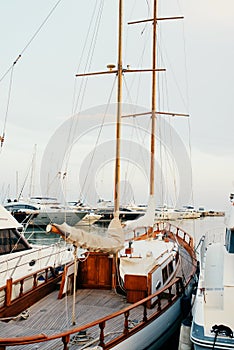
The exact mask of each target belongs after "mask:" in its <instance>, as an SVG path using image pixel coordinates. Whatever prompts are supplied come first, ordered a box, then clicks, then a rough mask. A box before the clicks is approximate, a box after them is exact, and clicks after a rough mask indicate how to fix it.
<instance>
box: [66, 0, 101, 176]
mask: <svg viewBox="0 0 234 350" xmlns="http://www.w3.org/2000/svg"><path fill="white" fill-rule="evenodd" d="M97 5H98V1H96V5H95V7H94V10H93V12H92V16H91V20H90V23H89V27H88V31H87V34H86V38H85V43H84V46H83V49H82V53H81V59H80V61H79V65H78V69H77V71H79V69H80V66H81V63H82V61H83V59H84V54H85V50H86V46H87V42H88V38H89V36H90V31H91V25H92V24H93V23H94V29H95V30H94V33H93V35H92V38H91V42H90V46H89V48H88V54H87V59H86V60H85V69H84V72H86V71H87V70H89V69H90V67H91V64H92V61H93V55H94V51H95V47H96V43H97V36H98V32H99V27H100V23H101V18H102V14H103V7H104V1H103V0H102V1H101V3H100V5H99V8H98V10H97ZM96 12H97V16H96V20H95V21H94V16H95V14H96ZM76 81H77V79H75V83H74V88H73V103H72V115H73V117H72V118H71V123H70V128H69V132H68V137H67V145H69V144H73V143H74V139H75V135H76V134H77V128H78V123H79V119H78V118H77V116H78V117H79V113H80V111H81V109H82V106H83V102H84V97H85V92H86V88H87V84H88V77H86V78H84V79H82V82H81V85H80V89H79V93H78V96H77V99H76V98H75V95H76ZM79 103H80V106H79V108H78V105H79ZM78 109H79V111H78V115H75V113H76V111H77V110H78ZM65 149H67V147H66V148H65ZM70 155H71V152H70V153H69V155H68V157H67V159H66V165H65V172H66V173H67V169H68V164H69V160H70Z"/></svg>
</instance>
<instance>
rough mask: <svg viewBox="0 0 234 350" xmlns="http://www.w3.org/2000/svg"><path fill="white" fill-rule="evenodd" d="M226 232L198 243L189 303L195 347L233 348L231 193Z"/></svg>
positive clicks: (233, 215)
mask: <svg viewBox="0 0 234 350" xmlns="http://www.w3.org/2000/svg"><path fill="white" fill-rule="evenodd" d="M231 202H232V205H231V208H230V216H229V218H228V219H227V221H226V232H225V234H224V233H223V232H220V234H214V233H213V234H212V233H211V234H206V235H205V236H203V237H202V241H201V247H200V277H199V283H198V288H197V294H196V298H195V303H194V307H193V321H192V327H191V340H192V343H193V346H194V349H195V350H203V349H204V350H205V349H217V350H221V349H234V317H233V310H234V299H233V295H234V274H233V268H234V195H233V194H232V195H231Z"/></svg>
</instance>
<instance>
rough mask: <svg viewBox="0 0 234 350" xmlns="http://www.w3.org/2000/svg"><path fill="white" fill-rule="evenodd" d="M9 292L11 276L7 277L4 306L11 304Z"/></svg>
mask: <svg viewBox="0 0 234 350" xmlns="http://www.w3.org/2000/svg"><path fill="white" fill-rule="evenodd" d="M11 294H12V278H9V279H8V280H7V282H6V294H5V305H6V306H9V305H11ZM4 348H5V347H4ZM0 349H1V348H0Z"/></svg>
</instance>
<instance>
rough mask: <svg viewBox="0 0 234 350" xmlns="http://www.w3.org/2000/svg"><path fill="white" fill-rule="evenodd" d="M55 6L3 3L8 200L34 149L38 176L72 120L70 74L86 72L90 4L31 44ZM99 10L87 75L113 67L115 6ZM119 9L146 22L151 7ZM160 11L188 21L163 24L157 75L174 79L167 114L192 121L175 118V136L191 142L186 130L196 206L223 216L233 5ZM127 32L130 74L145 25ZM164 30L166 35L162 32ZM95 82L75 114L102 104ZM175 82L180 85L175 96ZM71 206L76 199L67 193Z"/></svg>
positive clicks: (48, 1)
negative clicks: (57, 137) (48, 149)
mask: <svg viewBox="0 0 234 350" xmlns="http://www.w3.org/2000/svg"><path fill="white" fill-rule="evenodd" d="M56 3H57V1H55V0H53V1H52V0H42V1H40V2H38V1H32V0H21V1H18V0H11V1H4V0H1V1H0V16H1V18H0V53H1V54H0V78H2V79H1V81H0V101H1V104H0V135H1V134H2V132H3V129H4V121H5V118H6V128H5V134H6V135H5V136H6V137H5V142H4V145H3V148H2V151H1V154H0V169H1V174H0V186H1V199H2V198H4V197H5V195H6V194H8V193H7V192H8V188H10V192H9V194H10V195H11V196H15V193H16V190H17V189H18V193H19V191H20V188H21V187H22V184H23V182H24V180H25V177H26V174H27V171H28V168H29V167H30V162H31V159H32V154H33V150H34V145H35V144H36V145H37V161H36V164H37V168H36V169H37V176H38V178H39V173H40V171H41V169H40V167H41V159H42V156H43V153H44V151H45V149H46V147H47V145H48V143H49V141H50V140H51V138H52V136H53V135H54V133H56V130H57V128H59V127H60V126H61V125H63V123H65V122H66V120H68V119H69V118H70V117H71V116H72V114H73V93H74V84H75V80H76V79H77V78H75V74H76V72H77V69H78V67H80V69H79V71H80V72H83V70H84V67H85V62H82V61H81V57H82V56H81V54H82V49H83V47H84V43H85V39H86V33H87V30H88V26H89V23H90V20H91V16H92V8H93V5H94V4H95V3H96V1H94V0H89V1H79V0H69V1H68V0H63V1H61V2H60V3H59V4H58V6H57V8H56V9H55V11H54V12H53V13H52V15H51V16H50V18H49V19H48V21H47V22H46V23H45V24H44V25H43V27H42V28H41V30H40V31H39V32H38V34H37V35H36V36H35V38H34V39H33V40H32V42H30V40H31V39H32V38H33V36H34V34H35V33H36V32H37V31H38V29H39V28H40V26H41V24H42V23H43V21H44V20H45V19H46V17H47V16H48V14H49V13H50V11H51V9H52V8H53V7H54V6H55V5H56ZM97 3H101V1H99V2H97ZM103 3H104V10H103V14H102V20H103V21H102V22H101V25H100V33H99V35H98V37H97V39H96V47H95V51H94V54H93V55H94V56H93V60H92V63H91V65H90V69H91V71H94V70H105V67H106V64H108V63H116V26H117V15H116V13H117V5H116V3H117V1H114V0H112V1H104V2H103ZM125 3H126V4H125V7H126V9H125V19H126V20H127V21H128V20H130V19H132V20H137V19H144V18H147V17H148V16H149V13H148V11H149V10H148V3H150V0H148V1H146V0H142V1H140V0H136V1H130V0H129V1H127V0H126V1H125ZM134 5H135V7H136V8H135V7H134ZM162 5H163V6H161V5H160V7H159V15H160V16H161V17H163V16H165V17H168V16H181V15H183V16H184V17H185V18H184V20H183V21H181V20H180V21H178V23H175V21H173V23H167V24H166V23H165V24H164V23H163V24H161V23H160V40H161V41H160V44H161V45H162V47H161V50H162V51H163V49H164V48H165V51H166V52H167V56H169V57H170V58H168V60H167V59H165V60H163V61H162V63H163V64H165V65H166V67H162V68H167V71H168V75H169V74H170V73H173V74H174V78H175V82H174V85H173V83H172V82H171V80H170V79H169V78H168V89H169V92H170V94H172V95H173V97H172V100H170V105H169V107H170V108H171V109H172V110H173V111H176V112H181V113H189V114H190V121H189V122H188V121H187V120H186V121H182V120H181V119H180V120H179V121H178V125H179V126H178V132H179V133H180V137H181V138H182V139H183V140H184V141H185V143H186V147H188V149H189V146H188V145H189V142H188V136H184V134H183V132H188V131H189V130H190V135H189V139H190V142H191V161H192V170H193V181H192V189H193V199H194V204H195V206H196V207H197V206H204V207H205V208H206V209H209V210H210V209H216V210H219V209H220V210H223V209H226V208H227V207H228V196H229V193H230V192H231V191H234V138H233V131H234V121H233V116H232V113H233V110H234V108H233V107H234V106H233V104H234V99H233V81H234V69H233V62H234V39H233V33H234V2H233V0H223V1H218V0H207V1H204V0H203V1H201V0H198V1H191V0H183V1H182V0H181V1H176V0H175V1H174V0H167V1H165V0H164V1H162ZM93 22H94V21H93ZM176 22H177V21H176ZM130 27H131V28H129V29H127V30H125V34H127V40H125V42H124V52H126V54H125V53H124V64H125V65H126V64H130V65H131V66H133V67H134V68H137V64H138V63H139V62H140V60H139V59H136V56H137V54H138V49H139V52H140V47H141V50H142V47H144V43H145V42H147V35H148V34H147V30H148V32H149V25H140V26H138V27H137V26H130ZM163 30H164V31H165V34H161V31H162V33H163ZM134 37H135V39H134ZM148 40H149V39H148ZM146 52H147V51H146ZM21 53H22V57H21V58H20V59H19V61H18V62H17V64H16V65H15V66H14V70H13V74H12V85H11V93H10V94H9V86H10V79H11V73H12V71H11V70H10V71H9V73H8V74H7V75H6V76H5V77H4V74H5V73H6V72H7V71H8V69H9V68H10V67H11V65H12V63H13V62H14V61H15V60H16V59H17V57H18V55H19V54H21ZM167 56H166V57H167ZM144 63H145V64H144V66H145V68H146V64H147V63H146V62H144ZM176 67H178V68H176ZM180 73H181V74H180ZM173 74H172V75H173ZM180 77H181V78H180ZM107 80H108V81H107ZM112 82H113V80H112ZM102 84H103V85H100V83H97V79H96V78H94V80H92V84H89V89H90V90H88V96H87V97H85V99H84V100H83V103H82V108H81V109H83V110H85V109H87V108H90V107H92V108H93V107H95V106H97V105H100V104H101V105H102V104H104V103H106V100H107V98H108V96H109V95H108V91H109V90H110V88H111V87H112V84H111V83H110V79H106V78H104V79H103V83H102ZM130 84H131V83H130ZM144 84H145V82H143V85H144ZM179 84H181V86H182V87H181V90H180V92H179V93H178V92H177V85H179ZM129 86H131V85H129ZM180 93H181V94H182V95H183V98H180ZM114 96H115V95H114ZM149 96H150V94H149V93H148V94H146V95H145V94H144V90H143V92H140V98H139V100H138V101H137V104H139V105H141V106H143V107H147V105H149V104H150V98H149ZM8 98H10V99H9V105H8ZM112 102H113V101H112ZM134 103H135V102H134ZM173 123H176V122H175V121H173ZM183 123H184V124H183ZM174 125H175V124H173V127H174ZM77 158H79V155H77ZM37 181H39V179H38V180H37ZM16 187H17V189H16ZM70 187H71V186H70ZM70 187H69V188H70ZM70 189H71V188H70ZM37 190H38V191H39V188H37ZM76 196H77V193H74V197H76ZM68 199H73V198H72V193H71V192H70V193H69V198H68ZM142 200H143V201H144V200H145V199H144V198H142ZM184 204H192V203H184Z"/></svg>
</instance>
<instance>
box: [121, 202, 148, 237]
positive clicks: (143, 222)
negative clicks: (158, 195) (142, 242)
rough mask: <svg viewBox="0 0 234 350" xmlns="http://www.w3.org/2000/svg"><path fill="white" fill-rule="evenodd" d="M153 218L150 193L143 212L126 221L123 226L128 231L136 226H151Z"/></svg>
mask: <svg viewBox="0 0 234 350" xmlns="http://www.w3.org/2000/svg"><path fill="white" fill-rule="evenodd" d="M154 218H155V204H154V196H153V195H150V197H149V201H148V206H147V209H146V212H145V214H144V215H143V216H141V217H139V218H138V219H136V220H128V221H126V222H125V227H124V228H125V230H126V231H130V230H134V229H136V228H138V227H153V225H154Z"/></svg>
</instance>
